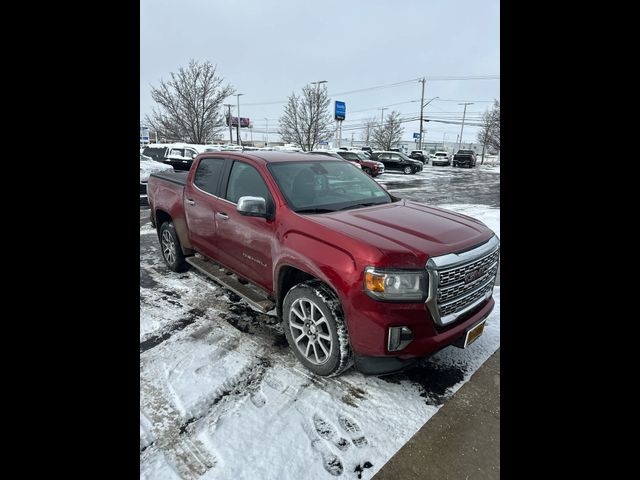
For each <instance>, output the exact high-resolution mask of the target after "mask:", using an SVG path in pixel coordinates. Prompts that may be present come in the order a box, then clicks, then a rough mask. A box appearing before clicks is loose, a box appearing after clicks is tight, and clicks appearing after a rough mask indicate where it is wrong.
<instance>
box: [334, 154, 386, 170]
mask: <svg viewBox="0 0 640 480" xmlns="http://www.w3.org/2000/svg"><path fill="white" fill-rule="evenodd" d="M336 153H337V154H338V155H339V156H340V157H341V158H344V159H345V160H349V161H350V162H356V163H357V164H359V165H360V167H361V168H362V171H363V172H364V173H366V174H367V175H370V176H372V177H377V176H378V175H380V174H381V173H384V164H383V163H382V162H378V161H376V160H370V159H369V158H367V156H366V155H365V154H364V152H356V151H354V150H351V151H350V152H345V151H343V150H339V151H338V152H336Z"/></svg>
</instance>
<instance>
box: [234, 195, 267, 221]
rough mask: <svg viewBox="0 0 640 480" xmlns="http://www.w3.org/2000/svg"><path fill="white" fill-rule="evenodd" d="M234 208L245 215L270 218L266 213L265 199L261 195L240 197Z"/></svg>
mask: <svg viewBox="0 0 640 480" xmlns="http://www.w3.org/2000/svg"><path fill="white" fill-rule="evenodd" d="M236 210H237V211H238V212H239V213H240V215H245V216H247V217H263V218H270V215H269V213H267V201H266V200H265V199H264V198H262V197H250V196H245V197H240V198H239V199H238V206H237V207H236Z"/></svg>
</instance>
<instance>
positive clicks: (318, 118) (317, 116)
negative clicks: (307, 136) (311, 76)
mask: <svg viewBox="0 0 640 480" xmlns="http://www.w3.org/2000/svg"><path fill="white" fill-rule="evenodd" d="M327 82H328V80H318V81H317V82H311V85H315V86H316V107H317V110H316V118H315V119H314V123H315V128H314V129H313V131H314V133H315V135H314V137H313V141H312V142H311V149H312V150H313V148H314V147H315V144H316V141H319V140H318V123H319V122H320V84H321V83H327ZM312 118H313V117H312Z"/></svg>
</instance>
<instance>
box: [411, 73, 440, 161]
mask: <svg viewBox="0 0 640 480" xmlns="http://www.w3.org/2000/svg"><path fill="white" fill-rule="evenodd" d="M423 80H424V79H422V80H420V81H421V82H422V81H423ZM436 98H440V97H433V98H432V99H431V100H429V101H428V102H427V103H423V102H424V83H423V84H422V99H420V134H419V135H420V136H419V138H418V142H419V144H420V146H419V147H418V150H422V122H423V121H424V120H423V112H424V109H425V108H426V106H427V105H429V104H430V103H431V102H433V101H434V100H435V99H436ZM415 101H416V102H417V100H415Z"/></svg>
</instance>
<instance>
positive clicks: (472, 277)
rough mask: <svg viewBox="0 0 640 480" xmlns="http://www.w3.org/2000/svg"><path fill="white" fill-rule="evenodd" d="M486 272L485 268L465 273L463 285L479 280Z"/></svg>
mask: <svg viewBox="0 0 640 480" xmlns="http://www.w3.org/2000/svg"><path fill="white" fill-rule="evenodd" d="M486 271H487V267H486V266H484V267H480V268H479V269H477V270H474V271H472V272H469V273H467V274H466V275H465V276H464V283H470V282H473V281H474V280H477V279H478V278H480V277H481V276H482V275H484V272H486Z"/></svg>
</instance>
